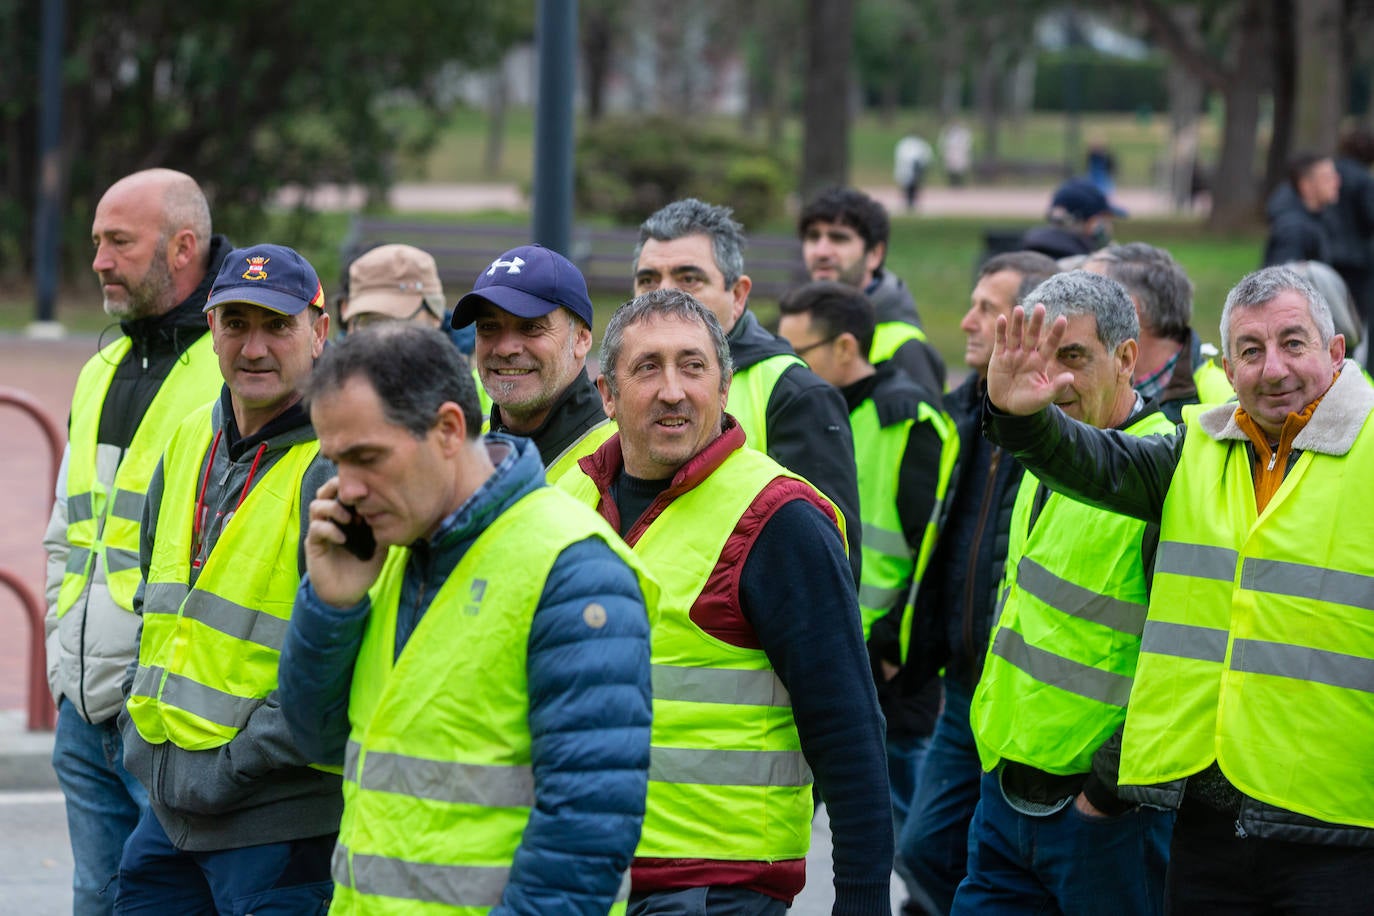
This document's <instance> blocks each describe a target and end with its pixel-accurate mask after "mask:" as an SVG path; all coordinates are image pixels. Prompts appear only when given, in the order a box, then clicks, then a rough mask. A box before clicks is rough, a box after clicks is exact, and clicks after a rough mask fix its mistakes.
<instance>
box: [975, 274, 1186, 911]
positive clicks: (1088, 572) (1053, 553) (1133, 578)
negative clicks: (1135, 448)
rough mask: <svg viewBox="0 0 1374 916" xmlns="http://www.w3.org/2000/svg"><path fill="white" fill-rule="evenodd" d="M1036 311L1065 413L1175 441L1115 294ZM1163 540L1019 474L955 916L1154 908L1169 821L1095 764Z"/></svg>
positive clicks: (1044, 294) (1127, 312) (1102, 282)
mask: <svg viewBox="0 0 1374 916" xmlns="http://www.w3.org/2000/svg"><path fill="white" fill-rule="evenodd" d="M1026 301H1027V302H1034V303H1036V313H1037V314H1046V315H1050V316H1052V317H1053V319H1054V320H1055V321H1056V322H1058V323H1062V327H1063V332H1062V334H1061V336H1060V338H1059V340H1058V341H1057V344H1058V345H1057V346H1056V347H1055V349H1054V350H1053V352H1051V353H1047V354H1046V357H1047V368H1046V371H1047V372H1053V373H1057V375H1055V378H1056V379H1057V380H1058V382H1059V383H1060V384H1059V386H1058V387H1057V389H1056V392H1055V398H1054V402H1055V403H1056V404H1057V405H1058V406H1059V408H1060V410H1061V411H1062V412H1064V413H1066V414H1068V415H1069V416H1071V417H1074V418H1075V419H1077V420H1079V421H1080V422H1082V423H1085V424H1088V425H1090V426H1094V427H1101V428H1105V429H1118V430H1121V431H1123V432H1124V433H1125V434H1127V435H1129V436H1132V437H1134V436H1144V435H1148V434H1150V433H1161V432H1168V431H1169V430H1171V429H1173V424H1172V423H1171V422H1169V420H1168V419H1167V418H1165V417H1164V415H1163V414H1161V413H1160V412H1159V409H1158V406H1157V405H1155V404H1153V403H1151V404H1146V403H1145V402H1144V401H1143V399H1142V398H1141V397H1140V396H1139V395H1138V394H1137V393H1136V392H1135V390H1134V389H1133V388H1132V387H1131V375H1132V372H1133V370H1134V368H1135V360H1136V352H1137V347H1136V340H1135V337H1136V334H1137V333H1138V326H1137V322H1136V313H1135V307H1134V306H1133V305H1132V303H1131V300H1130V297H1129V296H1127V295H1126V291H1125V290H1124V289H1123V288H1122V287H1121V286H1120V284H1118V283H1116V282H1115V281H1113V280H1108V279H1106V278H1105V277H1100V276H1098V275H1096V274H1090V273H1087V272H1084V271H1073V272H1071V273H1067V274H1058V275H1056V276H1053V277H1051V278H1050V279H1048V280H1046V281H1045V282H1043V283H1041V284H1040V285H1039V286H1037V287H1036V288H1035V289H1034V290H1033V291H1032V292H1031V293H1030V294H1029V295H1028V296H1027V297H1026ZM1002 323H1003V320H1002V319H999V320H998V324H999V326H1000V325H1001V324H1002ZM1057 326H1058V325H1057ZM995 359H996V358H995V357H994V362H995ZM1157 534H1158V532H1157V529H1156V528H1154V527H1153V526H1147V525H1146V524H1145V523H1144V522H1140V521H1137V520H1135V519H1128V518H1123V517H1121V516H1118V515H1113V514H1112V513H1110V512H1107V511H1104V510H1101V509H1095V508H1092V507H1090V506H1086V505H1083V504H1081V503H1077V502H1074V501H1073V500H1072V499H1069V498H1067V497H1065V496H1061V495H1059V494H1057V493H1051V492H1050V491H1049V490H1048V489H1046V487H1045V485H1044V484H1043V483H1041V481H1040V480H1039V479H1037V478H1036V476H1035V475H1034V474H1033V473H1031V471H1030V470H1027V472H1026V474H1025V475H1024V476H1023V477H1022V479H1021V486H1020V489H1019V491H1018V492H1017V497H1016V505H1015V508H1014V509H1013V510H1012V516H1011V531H1010V546H1009V549H1008V552H1007V563H1006V572H1005V576H1004V578H1003V581H1002V593H1001V605H1002V607H1001V613H1000V615H999V616H998V618H997V620H996V622H995V623H994V625H993V629H992V635H991V638H990V640H989V645H988V651H987V661H986V663H985V665H984V667H983V673H982V676H981V677H980V678H979V681H978V686H977V688H975V690H974V694H973V702H972V704H971V706H970V711H969V721H970V724H971V725H972V729H973V737H974V741H975V743H976V745H977V749H978V756H979V759H980V761H981V763H982V767H983V770H984V773H985V775H984V776H983V779H982V785H981V794H980V798H979V802H978V807H977V809H976V810H975V812H974V815H973V823H972V825H971V827H970V829H969V862H968V877H966V878H965V879H964V881H963V883H962V884H960V885H959V889H958V891H957V892H956V894H955V897H954V904H953V908H952V910H951V912H953V913H958V914H978V913H987V912H992V911H994V910H1001V911H1015V912H1027V913H1030V912H1050V911H1053V912H1062V913H1101V912H1105V911H1107V910H1108V909H1111V910H1114V911H1118V912H1121V913H1127V914H1131V913H1138V914H1142V916H1147V914H1157V913H1158V912H1159V904H1160V901H1161V898H1162V896H1163V887H1164V867H1165V861H1166V850H1167V847H1168V831H1169V818H1168V816H1167V814H1166V813H1164V812H1161V811H1158V810H1156V809H1150V808H1144V807H1142V806H1139V805H1132V804H1130V803H1125V802H1122V801H1121V800H1120V799H1118V798H1117V797H1116V794H1115V792H1114V791H1113V788H1114V779H1113V778H1112V776H1111V769H1112V768H1111V766H1110V763H1109V762H1108V761H1106V760H1105V759H1104V758H1105V757H1106V756H1107V755H1106V754H1100V753H1099V752H1100V750H1101V749H1102V748H1103V746H1104V745H1106V744H1108V742H1109V739H1111V738H1112V736H1113V735H1114V734H1115V733H1116V731H1117V730H1118V729H1119V728H1120V727H1121V724H1122V722H1123V721H1124V720H1125V717H1126V700H1127V697H1128V696H1129V693H1130V684H1131V678H1132V676H1133V675H1134V672H1135V660H1136V655H1137V653H1138V648H1139V645H1140V634H1141V629H1142V627H1143V626H1144V622H1145V604H1146V601H1147V598H1148V595H1149V581H1150V574H1151V569H1152V567H1153V565H1154V546H1155V541H1156V538H1157ZM1013 903H1014V908H1013V907H1012V904H1013Z"/></svg>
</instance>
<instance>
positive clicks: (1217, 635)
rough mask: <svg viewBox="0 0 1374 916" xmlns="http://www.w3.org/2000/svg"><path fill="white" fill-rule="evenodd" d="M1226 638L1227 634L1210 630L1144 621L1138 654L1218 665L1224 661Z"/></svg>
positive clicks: (1207, 628) (1157, 621)
mask: <svg viewBox="0 0 1374 916" xmlns="http://www.w3.org/2000/svg"><path fill="white" fill-rule="evenodd" d="M1228 635H1229V633H1228V631H1226V630H1218V629H1214V628H1212V627H1194V626H1189V625H1187V624H1182V623H1165V622H1164V621H1162V620H1148V621H1146V622H1145V632H1144V633H1142V634H1141V636H1140V651H1141V652H1153V653H1154V654H1155V655H1173V656H1176V657H1178V658H1192V659H1196V660H1197V661H1200V662H1216V663H1217V664H1221V663H1222V662H1223V661H1225V660H1226V640H1227V637H1228Z"/></svg>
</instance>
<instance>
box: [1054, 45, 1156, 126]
mask: <svg viewBox="0 0 1374 916" xmlns="http://www.w3.org/2000/svg"><path fill="white" fill-rule="evenodd" d="M1167 71H1168V66H1167V61H1166V60H1165V59H1164V58H1163V57H1158V56H1156V57H1149V58H1146V59H1144V60H1127V59H1125V58H1121V57H1108V56H1106V55H1103V54H1098V53H1096V52H1093V51H1090V50H1084V49H1074V50H1069V51H1059V52H1050V53H1045V54H1041V55H1040V56H1039V57H1038V58H1037V59H1036V66H1035V102H1034V107H1035V109H1036V110H1037V111H1064V110H1066V109H1068V108H1070V107H1071V105H1072V103H1074V102H1075V101H1076V102H1077V107H1078V110H1079V111H1167V110H1168V107H1169V93H1168V89H1167V88H1166V86H1165V76H1166V74H1167Z"/></svg>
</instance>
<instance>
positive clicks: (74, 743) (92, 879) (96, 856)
mask: <svg viewBox="0 0 1374 916" xmlns="http://www.w3.org/2000/svg"><path fill="white" fill-rule="evenodd" d="M117 721H118V720H117V719H110V720H108V721H106V722H101V723H99V724H98V725H92V724H90V723H89V722H87V721H86V720H85V719H83V718H81V715H80V714H79V713H78V712H77V711H76V707H75V706H73V705H72V701H71V700H69V699H67V698H66V697H63V698H62V701H61V703H59V704H58V707H57V731H56V733H55V734H54V735H53V747H52V768H53V770H55V771H56V773H57V782H58V784H59V785H61V786H62V794H63V795H65V796H66V797H67V833H68V835H69V837H70V841H71V846H72V861H73V862H74V863H75V868H74V869H73V872H72V912H73V913H74V914H75V916H105V914H109V913H112V912H114V901H115V879H116V877H117V876H118V874H119V857H120V855H122V854H123V852H124V841H125V840H127V839H128V838H129V834H130V833H132V832H133V830H134V825H135V824H137V823H138V819H139V817H140V816H141V815H142V813H143V812H144V811H146V810H148V793H147V791H145V790H144V788H143V785H142V784H141V783H140V782H139V781H138V780H137V779H134V778H133V777H132V776H130V775H129V771H128V770H126V769H124V741H123V739H121V738H120V737H119V728H118V726H117Z"/></svg>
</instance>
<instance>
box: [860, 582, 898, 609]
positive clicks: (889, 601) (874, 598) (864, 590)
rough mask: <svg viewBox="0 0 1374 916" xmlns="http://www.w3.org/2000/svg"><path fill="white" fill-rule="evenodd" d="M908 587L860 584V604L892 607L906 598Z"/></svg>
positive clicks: (873, 606)
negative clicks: (880, 586)
mask: <svg viewBox="0 0 1374 916" xmlns="http://www.w3.org/2000/svg"><path fill="white" fill-rule="evenodd" d="M909 591H910V589H907V588H879V587H878V586H876V585H862V584H861V585H860V586H859V604H861V605H863V606H864V607H871V608H879V609H881V608H890V607H893V606H895V605H896V604H897V602H898V601H903V600H905V598H906V596H907V592H909Z"/></svg>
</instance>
